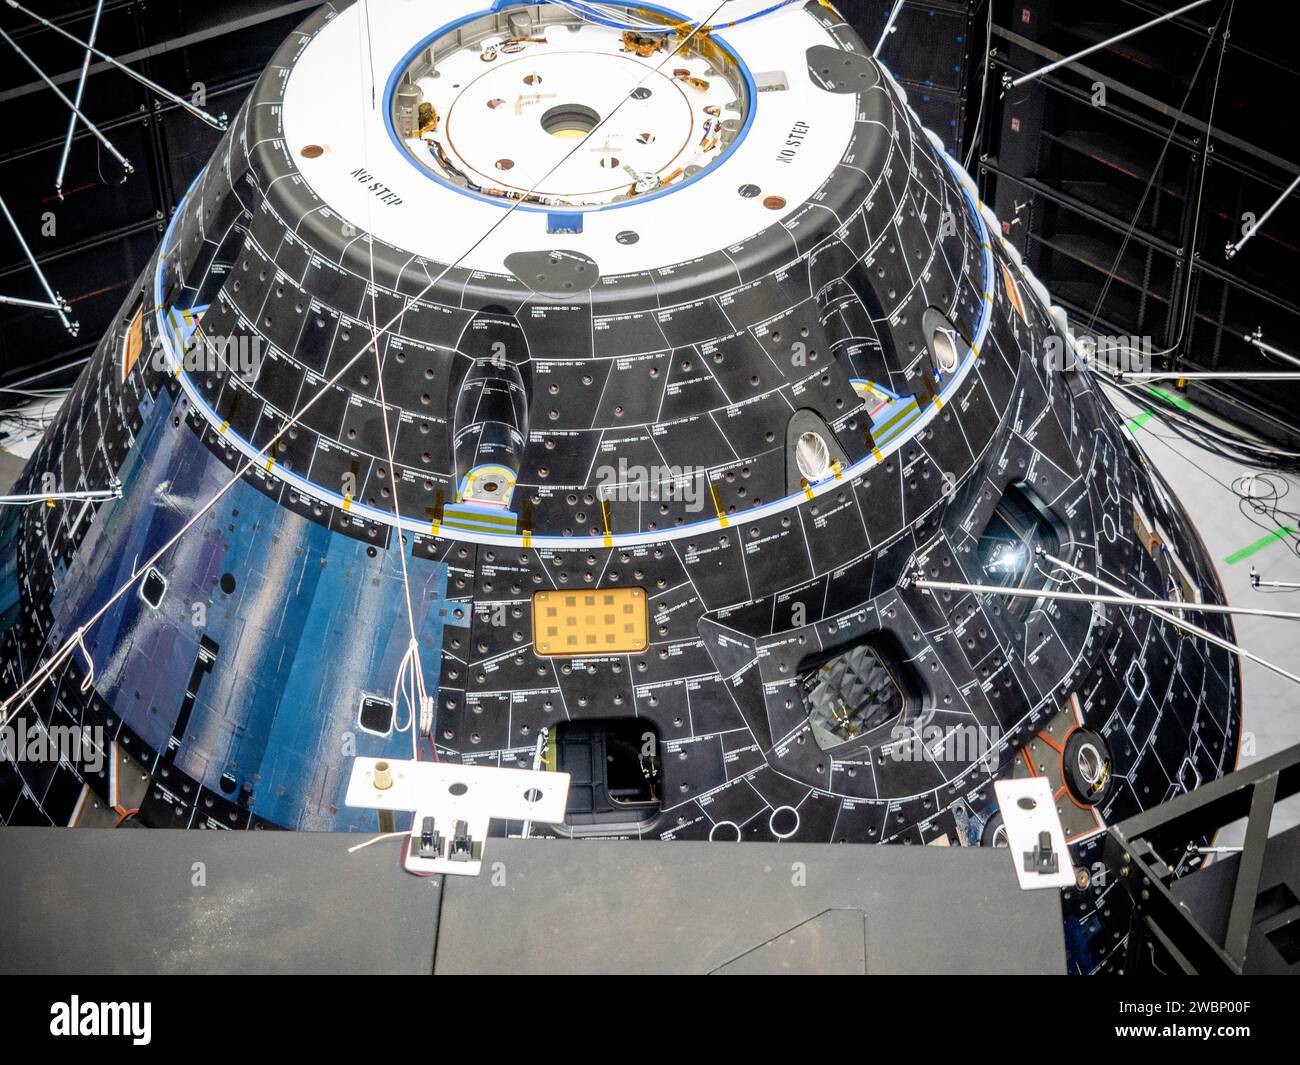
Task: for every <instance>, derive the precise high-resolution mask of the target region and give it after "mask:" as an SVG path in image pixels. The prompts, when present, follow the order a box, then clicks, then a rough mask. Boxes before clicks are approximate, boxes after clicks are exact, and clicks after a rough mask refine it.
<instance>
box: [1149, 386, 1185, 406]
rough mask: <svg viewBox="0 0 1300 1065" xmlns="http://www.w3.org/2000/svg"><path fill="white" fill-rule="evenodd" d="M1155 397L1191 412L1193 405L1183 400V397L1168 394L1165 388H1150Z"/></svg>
mask: <svg viewBox="0 0 1300 1065" xmlns="http://www.w3.org/2000/svg"><path fill="white" fill-rule="evenodd" d="M1147 391H1148V392H1150V393H1151V394H1152V395H1153V396H1156V397H1158V398H1159V399H1163V400H1164V401H1165V402H1166V403H1172V404H1173V405H1174V406H1175V407H1177V408H1178V409H1179V410H1191V409H1192V405H1191V404H1190V403H1188V402H1187V400H1185V399H1183V397H1182V396H1179V395H1175V394H1174V393H1173V392H1166V391H1165V390H1164V389H1163V388H1148V389H1147Z"/></svg>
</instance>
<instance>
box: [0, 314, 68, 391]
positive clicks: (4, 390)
mask: <svg viewBox="0 0 1300 1065" xmlns="http://www.w3.org/2000/svg"><path fill="white" fill-rule="evenodd" d="M0 303H5V304H8V305H9V306H11V307H31V308H33V309H34V310H38V311H56V312H58V313H60V314H62V313H63V312H64V311H66V310H67V309H68V305H67V304H66V303H63V302H62V301H60V302H59V303H49V302H47V301H46V300H24V299H19V298H18V297H17V296H0ZM0 391H5V392H7V391H9V390H8V389H0Z"/></svg>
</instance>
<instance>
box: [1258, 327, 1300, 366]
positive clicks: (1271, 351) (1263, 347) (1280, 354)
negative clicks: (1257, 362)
mask: <svg viewBox="0 0 1300 1065" xmlns="http://www.w3.org/2000/svg"><path fill="white" fill-rule="evenodd" d="M1246 343H1247V344H1251V345H1253V346H1254V347H1257V348H1259V350H1260V351H1262V352H1263V353H1264V354H1265V355H1272V356H1273V357H1274V358H1275V359H1281V360H1282V361H1283V362H1289V363H1291V364H1292V365H1293V366H1300V359H1298V358H1296V357H1295V356H1294V355H1288V354H1287V353H1286V352H1285V351H1282V350H1281V349H1280V348H1275V347H1273V345H1272V344H1265V343H1264V331H1263V330H1262V329H1256V330H1255V332H1253V333H1251V334H1250V335H1249V336H1247V337H1246Z"/></svg>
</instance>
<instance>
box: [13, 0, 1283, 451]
mask: <svg viewBox="0 0 1300 1065" xmlns="http://www.w3.org/2000/svg"><path fill="white" fill-rule="evenodd" d="M373 2H383V0H373ZM37 5H38V7H37ZM29 6H33V7H34V9H39V11H40V12H41V13H42V14H44V15H45V16H46V17H48V18H51V19H52V20H54V21H56V22H58V23H59V24H60V25H63V26H65V27H66V28H67V29H69V30H70V31H72V32H74V33H76V34H78V35H79V36H82V37H84V36H85V35H86V34H87V33H88V32H89V22H90V15H91V13H92V11H93V9H94V5H93V3H88V2H87V0H44V2H41V0H32V5H29ZM313 6H314V3H313V2H312V0H298V2H283V0H281V2H276V0H109V2H107V3H106V4H105V10H104V16H103V20H102V23H101V27H100V35H99V41H100V46H101V47H102V48H103V49H104V50H105V51H107V52H109V53H111V54H113V55H115V56H118V57H119V58H122V59H124V60H127V61H129V62H131V63H132V65H133V66H135V67H136V68H137V69H139V70H140V71H142V72H143V73H145V74H147V75H149V76H150V77H152V78H154V79H155V80H157V81H159V82H160V83H162V84H164V85H166V86H168V87H169V88H172V89H173V90H174V91H177V92H180V93H182V94H184V95H187V96H188V95H190V94H191V93H193V92H194V91H195V86H196V84H200V85H201V86H202V88H203V90H204V91H206V96H207V103H206V107H207V109H208V110H209V111H212V112H214V113H220V112H222V111H226V112H229V113H233V112H234V110H235V108H236V107H237V106H238V104H239V102H240V100H242V98H243V96H244V94H245V93H246V92H247V91H248V89H249V88H250V87H251V85H252V84H253V82H254V81H255V80H256V78H257V75H258V73H259V72H260V70H261V69H262V67H263V66H264V64H265V63H266V61H267V60H268V59H269V57H270V55H271V54H272V52H273V51H274V49H275V48H276V46H277V45H278V44H279V43H280V41H282V40H283V39H284V37H285V35H286V34H287V33H288V32H289V31H290V30H291V29H292V28H293V27H294V26H295V25H296V24H297V23H298V22H299V21H300V20H301V19H302V18H303V17H305V15H306V13H307V12H308V11H309V10H310V9H311V8H312V7H313ZM890 6H891V4H890V3H889V2H887V0H844V2H841V3H839V4H838V7H839V9H840V10H841V11H842V12H843V13H844V15H845V16H846V17H848V18H849V19H850V20H851V21H853V22H854V23H855V24H856V25H857V26H858V28H859V30H860V32H861V33H862V35H863V37H864V38H865V39H866V40H867V41H868V43H870V44H874V43H875V41H876V40H877V39H878V38H879V36H880V31H881V29H882V27H883V26H884V23H885V21H886V18H887V17H888V12H889V8H890ZM1179 6H1181V0H1179V2H1172V0H1161V2H1149V0H944V2H939V0H935V2H931V3H912V2H908V3H906V4H905V7H904V10H903V13H902V15H901V17H900V19H899V21H898V31H897V33H895V34H894V36H893V37H892V38H891V39H890V41H889V42H888V43H887V44H886V46H885V49H884V51H883V53H882V55H883V58H884V59H885V60H886V61H887V62H888V63H889V64H890V66H891V68H892V69H893V71H894V73H895V75H896V76H897V77H898V78H899V79H900V81H901V82H902V83H903V85H904V86H905V87H906V88H907V90H908V94H909V97H910V99H911V101H912V103H913V105H914V106H915V107H916V108H917V110H918V112H919V113H920V114H921V116H922V118H923V119H924V120H925V121H926V123H927V125H929V126H930V128H932V129H933V130H935V131H936V132H938V133H939V134H940V135H941V136H942V137H943V138H944V140H945V141H946V142H947V144H948V146H949V149H950V150H951V151H953V152H954V154H957V155H959V157H960V158H962V159H963V160H965V159H967V158H970V159H971V169H972V172H974V173H975V174H976V177H977V179H978V180H979V181H980V184H981V187H982V189H983V190H984V195H985V198H986V199H987V200H988V201H989V202H990V203H992V204H993V205H994V206H995V209H996V210H997V212H998V214H999V216H1000V217H1001V218H1003V219H1004V224H1005V231H1006V233H1007V235H1008V236H1009V237H1010V238H1011V239H1012V240H1013V241H1014V242H1015V243H1016V244H1017V246H1018V247H1020V248H1021V250H1022V251H1023V252H1024V254H1025V256H1026V259H1027V261H1028V263H1029V264H1030V266H1031V267H1032V268H1033V269H1034V270H1035V271H1037V272H1038V273H1039V275H1040V276H1041V277H1042V278H1043V279H1044V281H1045V282H1046V283H1047V284H1048V286H1049V288H1051V290H1052V292H1053V294H1054V296H1055V297H1056V298H1057V299H1058V300H1059V302H1061V303H1062V304H1063V305H1064V306H1065V307H1066V308H1067V309H1068V310H1069V311H1070V312H1071V314H1072V316H1073V317H1074V318H1075V319H1077V320H1078V321H1079V323H1080V324H1081V325H1085V326H1086V325H1089V324H1091V325H1092V327H1093V328H1094V329H1095V330H1096V331H1098V332H1102V333H1106V334H1120V335H1125V336H1139V337H1149V338H1150V342H1151V344H1152V346H1153V347H1154V349H1155V350H1156V351H1157V352H1158V353H1161V354H1160V355H1159V358H1158V362H1160V363H1161V364H1162V365H1166V364H1167V365H1169V366H1172V367H1177V368H1187V369H1196V368H1203V369H1220V370H1230V369H1251V368H1253V369H1282V368H1286V367H1284V366H1281V365H1279V364H1277V363H1272V362H1268V361H1266V360H1265V359H1264V358H1263V357H1262V356H1261V355H1260V354H1259V352H1258V351H1257V350H1256V349H1255V348H1253V347H1251V346H1250V345H1248V344H1247V343H1246V341H1245V339H1244V336H1245V334H1247V333H1250V332H1252V331H1253V330H1255V329H1256V328H1261V329H1263V331H1264V334H1265V338H1266V339H1267V340H1269V341H1271V342H1272V343H1273V344H1275V345H1276V346H1278V347H1280V348H1282V349H1284V350H1291V351H1300V336H1297V334H1300V329H1298V328H1297V327H1300V285H1298V284H1297V280H1296V279H1297V274H1298V272H1300V260H1298V259H1297V254H1298V250H1300V205H1297V203H1296V202H1295V200H1293V201H1292V202H1290V203H1288V204H1286V205H1285V206H1284V207H1283V208H1282V209H1281V210H1280V211H1279V212H1278V213H1277V214H1276V215H1275V216H1274V217H1273V219H1272V220H1271V221H1270V222H1269V224H1268V225H1267V226H1266V227H1265V228H1264V229H1263V230H1261V231H1260V233H1259V235H1258V236H1256V237H1255V238H1254V240H1253V241H1252V242H1251V244H1250V245H1249V246H1248V247H1247V248H1246V250H1244V251H1243V252H1242V253H1241V255H1240V256H1239V257H1238V258H1237V259H1236V260H1234V261H1232V262H1229V261H1228V260H1227V259H1226V257H1225V254H1224V245H1225V244H1226V243H1227V242H1228V241H1229V240H1232V239H1239V238H1240V236H1241V226H1242V220H1243V216H1244V214H1245V213H1246V212H1248V211H1253V212H1254V213H1255V214H1256V215H1257V216H1258V215H1261V214H1262V213H1263V212H1264V210H1265V209H1266V208H1267V207H1268V206H1269V205H1270V204H1271V203H1272V202H1273V201H1274V200H1275V199H1276V198H1277V197H1278V195H1280V193H1281V191H1282V189H1284V188H1285V187H1286V185H1287V184H1289V183H1290V181H1291V180H1292V178H1293V177H1294V176H1295V175H1296V174H1297V173H1300V163H1298V162H1296V160H1300V149H1297V147H1296V134H1297V124H1298V123H1300V117H1298V116H1297V107H1296V101H1297V100H1298V99H1300V75H1298V74H1297V71H1296V62H1295V60H1294V59H1293V57H1292V56H1291V54H1290V52H1289V51H1288V38H1287V35H1286V33H1285V32H1284V28H1283V27H1282V26H1280V25H1279V23H1278V19H1279V17H1280V14H1279V13H1280V12H1281V11H1283V10H1284V8H1283V6H1282V5H1272V4H1261V3H1257V2H1247V0H1240V2H1236V0H1211V2H1209V3H1207V4H1205V5H1204V6H1202V7H1201V8H1199V9H1197V10H1195V11H1193V12H1191V13H1189V14H1188V15H1185V16H1180V17H1179V18H1178V19H1177V20H1176V21H1174V22H1172V23H1169V24H1166V25H1163V26H1160V27H1157V28H1155V29H1153V30H1151V31H1148V32H1147V33H1146V34H1144V35H1141V36H1138V37H1135V38H1132V39H1130V40H1129V41H1126V42H1123V43H1122V44H1119V45H1115V46H1112V47H1109V48H1107V49H1106V50H1104V51H1101V52H1098V53H1096V54H1094V55H1092V56H1090V57H1088V58H1087V59H1085V60H1083V61H1082V62H1081V63H1080V64H1076V65H1074V66H1071V67H1069V68H1066V69H1063V70H1061V71H1058V72H1056V73H1055V74H1052V75H1049V76H1047V77H1045V78H1043V79H1041V80H1039V81H1037V82H1035V83H1032V84H1030V85H1027V86H1024V87H1021V88H1019V89H1015V90H1012V91H1010V92H1008V93H1005V94H1004V92H1003V89H1002V78H1003V75H1004V73H1006V74H1010V75H1011V76H1013V77H1014V76H1017V75H1019V74H1021V73H1025V72H1028V71H1032V70H1035V69H1037V68H1039V67H1041V66H1043V65H1045V64H1046V63H1048V62H1050V61H1052V60H1054V59H1057V58H1059V57H1060V56H1062V55H1066V54H1069V53H1072V52H1075V51H1078V50H1079V49H1081V48H1084V47H1086V46H1087V45H1089V44H1091V43H1095V42H1097V41H1100V40H1103V39H1105V38H1106V37H1109V36H1111V35H1113V34H1114V33H1117V32H1119V31H1120V30H1121V29H1126V28H1129V27H1132V26H1136V25H1138V24H1140V23H1142V22H1144V21H1146V20H1148V19H1150V18H1152V17H1154V16H1156V15H1158V14H1161V13H1164V12H1166V11H1170V10H1172V9H1174V8H1175V7H1179ZM1230 11H1231V16H1232V17H1231V23H1230V25H1231V33H1230V35H1228V36H1227V38H1226V39H1225V37H1224V34H1223V32H1222V31H1223V29H1224V27H1225V26H1227V25H1228V14H1229V12H1230ZM0 26H2V27H4V28H5V29H6V30H7V31H8V32H9V33H10V34H12V36H13V37H14V38H15V40H16V41H17V42H18V43H19V44H20V45H21V46H22V47H23V48H24V49H25V50H27V51H29V52H30V54H31V55H32V57H33V58H34V59H35V60H36V61H37V62H38V63H40V64H41V66H42V67H43V68H44V69H45V70H46V71H47V72H48V73H49V74H50V75H51V76H53V77H54V78H55V80H56V81H57V82H58V83H59V84H60V85H61V86H62V87H63V88H64V89H65V91H66V92H68V93H69V94H71V93H72V91H73V89H74V87H75V82H76V77H77V72H78V67H79V63H80V58H81V56H80V51H79V49H77V48H76V47H75V46H74V45H72V44H70V43H69V42H67V41H66V40H62V39H60V38H58V37H57V36H56V35H55V34H54V33H53V32H52V31H50V30H48V29H45V28H43V27H41V26H38V25H36V24H35V23H32V22H31V21H30V20H28V19H27V18H25V17H24V16H22V15H20V14H19V13H17V12H15V11H13V10H11V9H8V8H0ZM1216 26H1217V29H1218V32H1217V33H1216V32H1215V30H1216ZM0 49H4V50H6V51H7V50H8V46H7V45H5V44H4V43H3V42H2V41H0ZM986 57H987V60H988V65H987V67H988V71H989V78H988V91H987V93H984V92H983V91H982V90H983V87H984V83H985V82H984V76H983V75H984V72H985V69H986V62H985V61H986ZM91 69H92V71H93V73H92V75H91V78H90V80H89V82H88V86H87V92H86V98H85V101H84V107H83V110H85V112H86V113H87V114H88V115H90V116H91V117H92V118H93V119H94V120H95V121H96V122H97V123H98V124H99V125H100V126H101V127H102V128H103V129H104V130H105V132H106V133H107V134H108V135H109V136H110V138H111V139H112V140H113V142H114V143H115V144H116V145H117V146H118V148H119V149H120V150H122V151H123V153H124V154H125V155H126V156H127V157H128V158H129V159H130V160H131V161H132V163H133V164H134V165H135V167H136V173H135V174H134V175H133V176H132V177H131V178H130V179H129V180H128V181H126V182H125V183H119V179H120V177H121V171H120V168H119V167H118V165H117V164H116V163H115V162H114V161H113V160H112V159H111V158H110V157H109V156H108V155H107V154H106V153H105V152H104V151H102V149H100V148H99V146H98V145H97V143H96V142H95V141H94V139H93V138H92V137H91V136H90V135H89V134H88V133H86V132H85V130H84V129H79V130H78V134H77V138H76V141H75V143H74V150H73V155H72V161H71V165H70V166H69V169H68V175H67V178H66V180H65V186H64V187H65V196H66V199H65V200H64V201H63V202H62V203H60V202H59V201H58V200H57V198H55V196H54V189H53V182H54V173H55V170H56V168H57V165H58V158H59V153H60V149H61V147H62V141H63V134H64V130H65V129H66V125H67V111H66V108H65V107H64V105H63V104H62V103H60V102H59V101H58V99H57V98H56V97H55V96H54V95H53V93H51V92H50V91H49V90H48V89H47V88H45V87H44V86H43V85H41V83H40V82H39V81H38V80H37V79H36V76H35V75H34V74H33V73H32V71H31V69H30V68H29V67H28V66H26V65H25V64H24V63H23V61H22V60H21V59H19V58H18V57H17V56H15V55H12V53H10V54H6V56H5V61H4V63H3V64H2V65H0V129H3V130H4V131H5V136H4V139H3V146H2V147H0V194H3V196H4V197H5V199H6V201H7V202H8V204H9V206H10V209H11V210H12V211H13V213H14V215H15V216H16V218H17V219H18V222H19V225H20V226H21V227H22V229H23V232H24V234H25V235H26V236H27V238H28V240H29V242H30V243H31V244H32V246H33V248H34V250H35V251H36V253H37V255H38V256H39V258H40V260H41V263H42V265H43V267H44V268H45V270H46V272H47V273H48V275H49V276H50V279H51V281H52V283H53V284H54V286H55V287H56V288H57V289H58V290H59V291H60V292H61V293H62V294H63V295H64V296H65V297H66V298H67V299H68V300H69V301H70V302H71V303H72V305H73V309H74V312H75V316H76V318H77V319H78V320H79V321H80V323H81V327H82V329H81V334H80V336H79V337H78V338H76V339H74V338H71V337H69V336H68V335H67V333H65V332H64V331H63V330H62V329H61V328H60V326H59V325H58V323H57V321H56V320H55V319H53V318H52V317H51V316H49V315H46V314H43V313H40V312H29V311H24V310H17V309H15V308H12V307H5V308H0V385H4V384H11V383H13V382H15V381H19V380H22V379H24V378H27V377H29V376H30V375H31V374H33V373H36V372H40V371H44V370H48V369H51V368H55V367H62V366H67V367H73V368H74V369H75V366H76V364H77V361H78V360H79V359H82V358H84V357H85V356H86V354H87V353H88V351H89V350H90V349H91V348H92V347H93V345H94V343H95V341H96V340H97V339H98V337H99V334H100V333H101V332H102V330H103V329H104V327H105V325H106V323H107V321H108V319H109V318H110V316H111V315H112V314H113V313H114V311H115V310H116V309H117V306H118V304H119V302H120V301H121V299H122V297H123V294H124V293H125V290H126V286H127V285H128V284H129V283H130V282H131V280H132V279H133V278H134V277H135V276H136V275H137V273H138V272H139V271H140V269H141V268H142V267H143V265H144V263H145V262H146V260H147V258H148V256H149V254H150V253H151V252H152V250H153V248H154V246H155V245H156V243H157V241H158V239H159V235H160V232H161V229H162V227H163V225H164V224H165V221H166V219H167V218H168V217H169V215H170V213H171V211H172V210H173V208H174V207H175V205H176V203H177V201H178V200H179V198H180V197H181V196H182V195H183V194H184V191H185V189H186V187H187V186H188V185H189V183H190V181H192V180H193V178H194V176H195V175H196V174H197V172H198V170H199V168H200V167H201V166H202V165H203V163H204V162H205V161H206V160H207V158H208V156H209V154H210V153H211V151H212V149H213V148H214V146H215V144H216V142H217V139H218V136H219V134H218V133H217V132H216V131H215V130H213V129H210V128H209V127H207V126H205V125H203V124H202V123H200V122H198V121H197V120H195V119H194V118H192V117H190V116H189V115H188V114H185V113H184V112H182V111H180V110H178V109H177V108H176V107H175V106H174V105H169V104H166V103H162V102H160V101H159V100H158V99H157V98H156V97H153V96H152V95H151V94H149V93H148V92H147V91H145V90H144V89H142V88H141V87H140V86H138V85H136V84H135V83H134V82H132V81H131V80H130V79H128V78H126V77H125V76H124V75H122V74H120V73H119V72H117V71H114V70H112V69H111V68H106V67H105V65H104V64H102V63H99V62H96V63H95V64H94V65H93V66H92V68H91ZM1099 83H1100V84H1102V85H1104V87H1105V101H1104V106H1096V104H1095V103H1094V98H1095V95H1096V89H1095V86H1096V85H1098V84H1099ZM1216 87H1217V91H1216ZM51 221H52V222H53V233H47V232H46V231H48V230H49V229H50V224H51ZM0 292H2V293H5V294H8V295H13V296H23V297H27V298H40V292H39V289H38V287H37V285H36V283H35V280H34V278H33V277H32V275H31V271H30V269H29V268H28V267H27V266H26V264H25V262H24V261H23V259H22V256H21V251H20V248H19V246H18V245H17V243H16V242H15V241H14V240H13V239H12V237H11V235H10V234H9V233H8V231H7V229H5V228H3V226H0ZM1293 336H1297V339H1296V340H1295V341H1293V340H1292V337H1293ZM57 380H58V378H57V377H55V378H47V379H43V382H42V383H51V382H56V381H57ZM1198 396H1199V398H1202V399H1203V400H1206V401H1209V402H1212V403H1214V404H1216V405H1218V406H1219V407H1220V408H1221V409H1223V410H1225V411H1228V412H1231V413H1232V414H1233V415H1234V416H1235V417H1238V418H1240V419H1241V420H1243V421H1246V422H1249V423H1250V424H1251V425H1252V426H1254V427H1255V428H1257V429H1261V430H1266V431H1268V432H1270V433H1272V434H1275V435H1279V436H1285V435H1287V434H1289V433H1291V432H1292V428H1291V427H1292V426H1293V424H1295V423H1296V419H1295V417H1294V414H1293V413H1292V412H1293V409H1294V402H1295V400H1296V399H1297V398H1300V390H1297V389H1294V388H1291V387H1278V386H1276V385H1268V386H1263V387H1261V386H1257V385H1250V384H1232V385H1216V386H1214V388H1213V389H1211V390H1199V391H1198Z"/></svg>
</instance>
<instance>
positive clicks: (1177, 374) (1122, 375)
mask: <svg viewBox="0 0 1300 1065" xmlns="http://www.w3.org/2000/svg"><path fill="white" fill-rule="evenodd" d="M1092 369H1093V372H1094V373H1100V374H1104V375H1105V376H1107V377H1110V378H1113V379H1114V380H1116V381H1119V382H1121V383H1123V382H1125V381H1300V370H1294V371H1291V370H1276V371H1271V370H1261V371H1253V370H1244V371H1241V372H1233V371H1213V372H1209V373H1202V372H1200V371H1197V372H1194V373H1184V372H1181V371H1179V370H1159V371H1153V372H1151V373H1129V372H1128V371H1126V370H1115V371H1111V370H1101V369H1097V368H1095V367H1093V368H1092Z"/></svg>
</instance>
